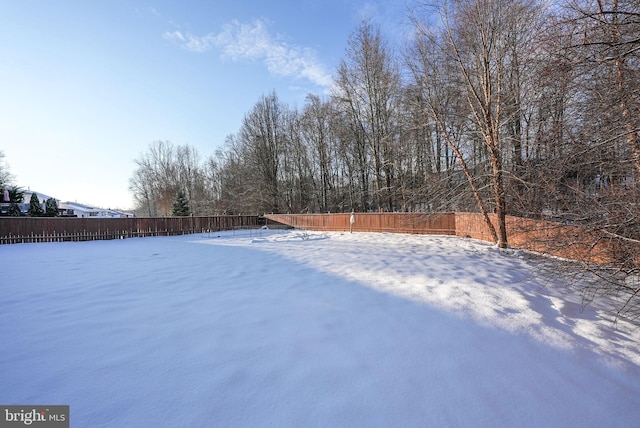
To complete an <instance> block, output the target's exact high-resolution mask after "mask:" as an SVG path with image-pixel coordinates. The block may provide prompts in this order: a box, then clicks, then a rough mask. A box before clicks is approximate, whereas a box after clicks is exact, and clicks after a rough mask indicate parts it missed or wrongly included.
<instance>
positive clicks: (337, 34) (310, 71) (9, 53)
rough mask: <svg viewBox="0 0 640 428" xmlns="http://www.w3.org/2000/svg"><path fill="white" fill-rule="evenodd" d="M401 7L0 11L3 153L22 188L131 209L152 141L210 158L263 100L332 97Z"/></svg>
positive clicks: (74, 6) (304, 3)
mask: <svg viewBox="0 0 640 428" xmlns="http://www.w3.org/2000/svg"><path fill="white" fill-rule="evenodd" d="M405 16H406V3H405V1H404V0H398V1H391V2H389V1H386V2H384V1H379V2H376V1H369V2H366V1H355V0H297V1H280V2H265V1H260V0H252V1H246V0H235V1H215V0H211V1H191V0H185V1H168V0H164V1H155V0H111V1H107V0H96V1H86V0H79V1H71V0H60V1H37V0H4V1H2V2H0V58H2V60H1V61H0V88H1V89H0V150H2V151H3V152H4V154H5V160H6V162H7V163H8V164H9V166H10V170H11V172H12V173H13V174H14V176H15V177H16V184H17V185H19V186H22V187H24V188H25V189H26V188H30V189H31V190H35V191H38V192H41V193H44V194H47V195H50V196H53V197H56V198H58V199H60V200H63V201H67V200H69V201H77V202H81V203H86V204H91V205H98V206H102V207H105V208H115V207H119V208H130V207H131V206H132V198H131V194H130V192H129V190H128V181H129V178H130V177H131V176H132V174H133V171H134V169H135V164H134V159H135V158H136V157H138V156H139V154H140V153H142V152H144V151H145V150H146V148H147V147H148V145H149V143H151V142H153V141H156V140H169V141H171V142H172V143H174V144H190V145H192V146H194V147H195V148H196V149H197V150H198V151H199V153H200V155H201V157H202V158H205V157H206V156H209V155H211V154H213V153H214V152H215V150H216V148H218V147H220V146H221V145H222V144H223V143H224V140H225V137H226V136H227V135H229V134H232V133H235V132H237V131H238V130H239V128H240V124H241V121H242V118H243V116H244V114H245V113H247V112H248V111H249V110H250V109H251V108H252V107H253V105H254V104H255V103H256V102H257V101H258V99H259V98H260V96H261V95H263V94H267V93H269V92H270V91H272V90H275V91H276V93H277V94H278V96H279V97H280V98H281V100H282V101H284V102H287V103H289V104H291V105H293V106H298V107H300V106H302V104H303V102H304V98H305V95H306V94H307V93H309V92H311V93H316V94H322V93H326V91H327V89H328V86H329V85H330V82H331V77H332V76H333V75H334V74H335V70H336V68H337V66H338V64H339V62H340V60H341V59H342V58H343V57H344V52H345V48H346V46H347V40H348V37H349V35H350V34H351V33H352V32H353V31H354V30H355V29H356V28H357V26H358V25H359V23H360V22H361V20H362V19H364V18H371V19H373V20H374V22H376V23H377V24H379V25H380V27H381V29H382V31H383V34H385V36H387V37H389V38H390V40H392V41H393V40H394V37H396V38H399V37H398V34H399V33H400V30H399V29H400V28H401V27H402V24H403V23H404V22H405V21H406V20H405Z"/></svg>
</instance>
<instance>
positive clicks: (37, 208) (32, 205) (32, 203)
mask: <svg viewBox="0 0 640 428" xmlns="http://www.w3.org/2000/svg"><path fill="white" fill-rule="evenodd" d="M28 214H29V215H30V216H31V217H42V216H43V215H44V210H43V209H42V205H40V198H38V195H36V194H35V193H32V194H31V199H30V200H29V211H28Z"/></svg>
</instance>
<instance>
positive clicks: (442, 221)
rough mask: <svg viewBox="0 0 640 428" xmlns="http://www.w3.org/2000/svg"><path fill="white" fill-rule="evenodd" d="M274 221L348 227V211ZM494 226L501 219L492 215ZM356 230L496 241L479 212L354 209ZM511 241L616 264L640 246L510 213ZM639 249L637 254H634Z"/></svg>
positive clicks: (514, 244) (310, 226)
mask: <svg viewBox="0 0 640 428" xmlns="http://www.w3.org/2000/svg"><path fill="white" fill-rule="evenodd" d="M265 217H267V218H268V219H270V220H272V221H277V222H281V223H283V224H286V225H289V226H292V227H296V228H303V229H309V230H320V231H349V230H350V221H349V220H350V214H269V215H265ZM489 217H490V219H491V221H492V223H493V224H494V226H497V217H496V215H494V214H490V215H489ZM354 220H355V222H354V224H353V231H354V232H396V233H414V234H432V235H454V236H462V237H468V238H473V239H479V240H483V241H488V242H492V238H491V234H490V232H489V228H488V227H487V224H486V223H485V220H484V218H483V217H482V215H481V214H479V213H437V214H423V213H355V214H354ZM506 226H507V237H508V240H509V245H510V246H511V247H513V248H521V249H526V250H531V251H536V252H540V253H545V254H550V255H554V256H559V257H565V258H570V259H574V260H584V261H591V262H598V263H603V262H605V263H606V262H613V261H616V260H620V259H621V258H622V257H629V254H628V253H629V251H632V252H634V254H632V255H631V257H632V258H634V257H635V259H636V260H640V248H638V247H639V246H637V245H635V246H630V245H628V243H626V242H624V239H621V238H619V237H615V236H607V235H603V234H602V233H601V232H598V231H589V230H587V229H585V228H582V227H580V226H569V225H565V224H563V223H558V222H551V221H544V220H534V219H526V218H520V217H512V216H507V219H506ZM636 253H637V254H636Z"/></svg>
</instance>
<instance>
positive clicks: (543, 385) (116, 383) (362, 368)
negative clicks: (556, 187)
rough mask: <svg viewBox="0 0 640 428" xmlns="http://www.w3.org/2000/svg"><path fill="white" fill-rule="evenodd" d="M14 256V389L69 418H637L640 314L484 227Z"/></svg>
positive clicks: (1, 382)
mask: <svg viewBox="0 0 640 428" xmlns="http://www.w3.org/2000/svg"><path fill="white" fill-rule="evenodd" d="M303 238H304V239H303ZM0 260H2V264H3V272H2V275H1V276H0V278H1V279H0V291H1V292H2V293H1V296H2V297H1V298H0V299H1V300H0V342H1V343H2V347H1V348H0V403H1V404H68V405H70V406H71V407H70V409H71V418H70V419H71V426H72V427H78V428H81V427H118V428H121V427H218V426H219V427H243V426H246V427H253V426H277V427H287V426H292V427H303V426H304V427H341V426H344V427H354V426H362V427H414V426H415V427H444V426H452V427H575V426H580V427H631V426H638V423H639V421H640V331H638V329H635V330H634V329H631V328H629V326H627V325H625V324H624V323H620V325H619V326H618V328H617V329H615V328H614V326H613V325H612V324H611V322H610V321H609V320H607V319H605V317H603V316H602V314H601V313H599V312H597V311H596V310H595V309H594V308H592V307H587V308H586V309H585V310H584V311H581V306H580V302H579V298H577V297H575V296H572V295H570V294H567V291H566V290H565V288H564V287H563V284H562V283H561V282H560V280H558V279H556V280H551V281H550V280H549V279H544V276H543V275H541V274H540V272H539V268H538V267H537V266H536V265H535V263H534V262H533V261H532V260H531V259H529V258H527V257H524V256H523V254H522V253H520V252H500V251H499V250H497V249H496V248H495V247H493V246H490V245H487V244H485V243H482V242H476V241H471V240H466V239H461V238H454V237H433V236H416V235H392V234H370V233H359V234H349V233H328V234H319V233H312V232H310V233H308V234H303V233H301V232H264V233H263V234H261V235H255V234H254V235H253V236H249V235H248V233H246V234H244V235H239V234H236V235H235V236H234V235H233V233H231V232H221V233H217V234H213V235H207V234H205V235H190V236H179V237H159V238H141V239H128V240H120V241H94V242H80V243H49V244H24V245H5V246H0Z"/></svg>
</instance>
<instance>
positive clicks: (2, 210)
mask: <svg viewBox="0 0 640 428" xmlns="http://www.w3.org/2000/svg"><path fill="white" fill-rule="evenodd" d="M22 194H23V195H24V199H23V200H22V203H21V204H18V207H19V208H20V212H21V213H22V215H27V213H28V212H29V205H30V203H31V195H34V194H35V195H36V196H37V197H38V202H39V203H40V207H41V208H42V210H43V211H45V210H46V208H47V206H46V205H47V204H46V202H47V199H55V198H52V197H51V196H47V195H45V194H43V193H39V192H34V191H32V190H24V191H23V192H22ZM56 202H58V203H59V202H60V201H59V200H58V199H56ZM9 205H11V204H10V203H9V202H6V201H5V200H4V195H2V198H0V215H7V214H8V212H9Z"/></svg>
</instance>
